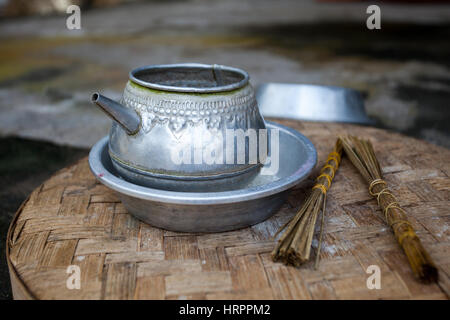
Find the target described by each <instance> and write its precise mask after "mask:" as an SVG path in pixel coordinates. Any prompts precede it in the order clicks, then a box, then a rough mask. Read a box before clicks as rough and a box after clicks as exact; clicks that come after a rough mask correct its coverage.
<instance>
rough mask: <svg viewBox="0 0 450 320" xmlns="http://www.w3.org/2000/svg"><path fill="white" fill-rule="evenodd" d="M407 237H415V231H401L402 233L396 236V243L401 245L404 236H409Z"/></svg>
mask: <svg viewBox="0 0 450 320" xmlns="http://www.w3.org/2000/svg"><path fill="white" fill-rule="evenodd" d="M409 237H410V238H415V237H417V235H416V233H415V232H414V231H413V230H411V229H409V230H407V231H405V232H403V233H402V234H401V235H400V236H399V237H398V243H399V244H400V245H402V244H403V241H404V240H405V238H409Z"/></svg>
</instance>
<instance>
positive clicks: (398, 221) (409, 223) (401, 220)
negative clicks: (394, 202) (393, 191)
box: [390, 208, 413, 228]
mask: <svg viewBox="0 0 450 320" xmlns="http://www.w3.org/2000/svg"><path fill="white" fill-rule="evenodd" d="M400 210H403V209H401V208H400ZM397 224H398V225H402V224H406V225H408V226H409V227H411V228H412V227H413V226H412V224H411V222H409V221H408V220H403V219H399V220H396V221H394V222H392V224H391V225H390V226H391V227H392V228H393V227H394V226H395V225H397ZM397 228H398V227H397Z"/></svg>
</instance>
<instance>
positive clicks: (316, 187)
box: [312, 184, 327, 194]
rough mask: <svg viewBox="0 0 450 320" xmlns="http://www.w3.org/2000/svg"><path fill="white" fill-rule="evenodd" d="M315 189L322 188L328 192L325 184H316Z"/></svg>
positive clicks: (324, 191)
mask: <svg viewBox="0 0 450 320" xmlns="http://www.w3.org/2000/svg"><path fill="white" fill-rule="evenodd" d="M312 188H313V189H320V190H321V191H322V193H323V194H327V188H326V187H325V186H324V185H323V184H316V185H315V186H314V187H312Z"/></svg>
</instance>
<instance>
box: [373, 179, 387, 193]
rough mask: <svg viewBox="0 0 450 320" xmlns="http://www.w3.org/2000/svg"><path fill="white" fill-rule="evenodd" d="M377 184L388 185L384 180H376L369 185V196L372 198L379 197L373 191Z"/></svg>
mask: <svg viewBox="0 0 450 320" xmlns="http://www.w3.org/2000/svg"><path fill="white" fill-rule="evenodd" d="M377 184H384V185H385V186H386V185H387V184H386V181H384V180H383V179H375V180H373V181H372V182H371V183H370V185H369V194H370V195H371V196H372V197H376V196H377V195H378V194H377V193H375V192H373V191H372V189H373V187H375V186H376V185H377Z"/></svg>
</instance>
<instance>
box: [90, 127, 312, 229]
mask: <svg viewBox="0 0 450 320" xmlns="http://www.w3.org/2000/svg"><path fill="white" fill-rule="evenodd" d="M267 128H268V129H269V131H272V130H274V129H278V130H279V141H280V143H279V146H280V148H279V155H280V157H279V170H278V172H277V173H276V174H274V175H261V174H258V175H257V176H256V177H255V178H254V179H253V180H251V181H250V182H247V184H246V186H245V187H241V188H236V189H234V190H231V191H223V192H214V191H213V189H212V188H211V192H175V191H166V190H159V189H153V188H148V187H143V186H139V185H135V184H132V183H130V182H127V181H124V180H123V179H121V178H120V176H119V175H118V174H117V172H116V171H115V169H114V167H113V166H112V163H111V160H110V157H109V154H108V148H107V144H108V137H105V138H103V139H101V140H100V141H99V142H98V143H97V144H96V145H95V146H94V147H93V148H92V150H91V152H90V154H89V165H90V167H91V170H92V172H93V173H94V175H95V176H96V177H97V179H98V180H99V181H100V182H101V183H103V184H104V185H106V186H107V187H109V188H111V189H113V190H115V191H116V192H117V193H118V196H119V198H120V199H121V201H122V202H123V204H124V205H125V207H126V208H127V210H128V211H129V212H130V213H131V214H133V215H135V216H136V217H138V218H139V219H141V220H143V221H145V222H147V223H149V224H151V225H154V226H157V227H161V228H164V229H169V230H174V231H185V232H217V231H226V230H233V229H238V228H242V227H245V226H248V225H252V224H255V223H258V222H260V221H262V220H264V219H266V218H268V217H270V216H271V215H272V214H274V213H275V212H276V210H277V209H278V208H279V207H280V206H281V204H282V203H283V201H284V200H285V197H286V196H287V193H288V190H289V189H290V188H291V187H293V186H295V185H297V184H298V183H300V182H301V181H302V180H304V179H305V178H306V177H308V175H309V174H310V173H311V170H312V169H313V168H314V166H315V164H316V161H317V153H316V150H315V148H314V146H313V144H312V143H311V142H310V141H309V140H308V139H307V138H306V137H305V136H303V135H302V134H300V133H299V132H298V131H295V130H293V129H290V128H287V127H285V126H282V125H279V124H276V123H271V122H267Z"/></svg>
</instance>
